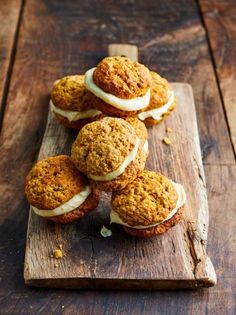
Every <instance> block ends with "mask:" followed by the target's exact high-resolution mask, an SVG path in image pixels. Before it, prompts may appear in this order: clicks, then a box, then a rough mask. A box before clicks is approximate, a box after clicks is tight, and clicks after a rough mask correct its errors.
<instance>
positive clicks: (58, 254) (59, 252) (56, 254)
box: [53, 248, 63, 259]
mask: <svg viewBox="0 0 236 315" xmlns="http://www.w3.org/2000/svg"><path fill="white" fill-rule="evenodd" d="M53 257H54V258H56V259H60V258H62V257H63V253H62V250H61V249H60V248H58V249H56V250H54V252H53Z"/></svg>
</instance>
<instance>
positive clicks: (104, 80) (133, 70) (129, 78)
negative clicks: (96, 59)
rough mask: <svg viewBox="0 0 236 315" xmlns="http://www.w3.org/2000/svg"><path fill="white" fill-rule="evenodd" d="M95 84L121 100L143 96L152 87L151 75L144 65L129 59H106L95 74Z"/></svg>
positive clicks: (98, 66)
mask: <svg viewBox="0 0 236 315" xmlns="http://www.w3.org/2000/svg"><path fill="white" fill-rule="evenodd" d="M93 80H94V83H95V84H96V85H97V86H98V87H100V88H101V89H102V90H103V91H105V92H107V93H110V94H113V95H115V96H117V97H119V98H123V99H132V98H136V97H139V96H143V95H145V94H146V93H147V91H148V89H149V88H150V86H151V75H150V72H149V70H148V68H146V67H145V66H144V65H142V64H140V63H139V62H134V61H132V60H130V59H129V58H127V57H120V56H116V57H106V58H104V59H103V60H102V61H101V62H100V63H99V64H98V65H97V68H96V69H95V71H94V74H93Z"/></svg>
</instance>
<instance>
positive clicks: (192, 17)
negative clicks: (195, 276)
mask: <svg viewBox="0 0 236 315" xmlns="http://www.w3.org/2000/svg"><path fill="white" fill-rule="evenodd" d="M170 17H171V23H170ZM68 34H69V35H68ZM111 42H124V43H132V44H137V45H138V46H139V47H142V49H141V54H140V59H141V61H142V62H145V63H146V64H147V65H148V66H152V68H153V69H154V70H155V69H156V70H158V71H159V72H160V73H161V74H163V75H165V76H166V77H167V78H168V79H170V80H172V81H185V82H189V83H190V84H191V85H192V86H193V90H194V94H195V95H194V96H195V101H196V107H197V108H196V109H197V117H198V125H199V130H200V139H201V146H202V151H203V153H204V157H205V163H207V164H209V163H210V164H234V163H235V162H234V156H233V153H232V150H231V148H230V145H229V143H230V141H229V137H228V133H227V128H226V124H225V120H224V115H223V114H222V109H221V103H220V100H219V94H218V91H217V86H216V83H215V78H214V73H213V66H212V64H211V58H210V56H209V51H208V46H207V43H206V38H205V34H204V29H203V28H202V27H201V21H200V18H199V14H198V8H197V6H196V3H195V1H193V0H190V1H188V5H186V1H184V0H178V1H173V0H166V1H165V2H163V1H159V0H157V1H152V0H146V1H135V10H134V3H133V2H132V1H130V2H128V1H124V0H122V1H111V2H107V1H97V2H93V4H91V2H90V1H82V2H81V1H80V3H78V2H75V1H63V2H58V1H52V0H50V1H40V2H38V1H35V0H27V1H26V5H25V10H24V16H23V20H22V25H21V28H20V36H19V42H18V46H17V53H16V60H15V64H14V69H13V76H12V80H11V85H10V91H9V96H8V102H7V108H8V110H7V112H8V113H6V114H7V118H6V119H5V122H4V127H3V134H2V138H1V147H0V153H1V161H0V173H1V177H0V190H1V203H0V208H1V209H0V210H1V211H0V224H1V229H0V237H1V246H0V256H1V267H0V277H1V279H2V280H1V286H0V296H1V312H2V313H3V314H9V313H11V314H17V315H19V314H24V315H25V314H32V313H33V312H34V313H59V314H60V313H61V312H62V306H64V308H65V312H68V313H73V312H74V313H78V310H79V313H80V314H86V315H87V314H94V313H96V314H104V313H111V314H115V313H130V314H135V315H136V314H143V313H144V312H146V313H151V314H157V313H161V314H163V315H167V314H168V315H170V314H175V315H182V314H207V313H208V314H212V313H213V314H214V315H215V314H217V315H218V314H220V315H221V314H222V313H224V314H227V315H232V307H233V305H235V302H234V299H235V294H234V292H233V291H232V289H235V288H234V287H233V285H232V283H234V282H231V278H232V273H231V270H230V269H227V268H223V269H222V264H221V261H218V262H217V265H216V267H217V273H218V274H219V284H218V285H217V286H216V287H215V288H212V289H211V290H210V291H208V290H207V291H198V292H186V291H182V292H179V293H175V292H162V293H158V292H155V293H154V292H153V293H145V292H140V293H139V292H135V291H133V292H129V293H127V292H125V291H124V292H107V291H106V292H102V291H95V292H87V291H86V292H79V293H78V292H76V291H74V292H73V291H70V292H66V291H60V292H59V291H52V290H47V291H45V290H37V291H36V290H33V289H26V288H25V286H24V281H23V278H22V270H23V259H24V247H25V235H26V225H27V217H28V211H25V209H26V207H27V203H26V201H25V199H24V197H23V182H24V178H25V175H26V173H27V172H28V170H29V168H30V167H31V165H32V163H33V161H34V160H35V159H36V156H37V154H38V150H39V147H40V143H41V138H42V135H43V132H44V127H45V121H46V116H47V108H48V93H49V90H50V88H51V85H52V82H53V81H54V80H55V79H57V78H58V77H59V76H61V75H64V74H69V73H75V72H77V71H80V72H82V71H84V70H85V69H87V68H89V67H93V66H94V65H95V63H96V62H97V61H98V60H99V59H101V58H102V57H103V56H104V55H105V54H106V47H107V45H108V44H109V43H111ZM26 78H27V79H26ZM15 126H16V127H15ZM13 127H14V128H13ZM12 128H13V129H12ZM226 169H228V167H226ZM217 170H218V168H217V167H213V168H211V167H209V166H207V168H206V171H207V173H206V175H207V178H208V182H207V183H209V182H210V183H212V185H216V184H217V183H214V181H213V179H214V180H221V181H222V184H223V185H224V189H225V191H226V192H227V191H229V192H231V194H232V195H228V196H229V198H228V200H229V202H230V201H232V203H235V201H234V199H233V191H232V187H233V184H234V181H235V177H232V176H229V173H230V172H226V173H225V174H223V175H224V178H222V177H221V176H219V177H215V176H213V172H215V171H217ZM233 170H234V169H233V167H232V171H233ZM234 171H235V170H234ZM16 174H17V175H16ZM226 175H227V176H226ZM213 197H214V198H213ZM223 198H224V196H223V195H218V194H217V193H216V194H214V192H212V194H211V193H210V210H211V213H215V215H216V217H215V219H214V220H211V224H210V228H211V227H212V229H213V230H214V238H213V237H211V235H212V233H211V232H210V234H209V246H208V248H209V251H210V253H212V254H213V256H214V251H215V248H218V249H220V248H223V247H224V246H226V247H225V248H226V251H225V253H224V254H225V261H227V259H230V253H231V252H232V248H233V247H234V239H233V238H232V237H231V238H229V229H228V227H231V226H232V217H230V218H229V217H228V216H227V217H226V218H225V221H224V222H225V224H223V225H222V224H221V222H219V220H220V218H221V216H219V215H220V213H225V212H227V211H228V205H227V204H226V203H225V202H224V199H223ZM219 205H220V207H219ZM215 209H217V211H216V210H215ZM219 211H220V213H219ZM210 231H212V230H210ZM222 235H223V237H222ZM213 258H214V257H213ZM214 262H215V261H214ZM221 278H222V279H227V281H228V282H227V286H226V287H225V288H224V282H223V281H221ZM218 288H220V290H219V291H218ZM222 289H223V294H222V296H221V298H220V299H219V296H220V292H222V291H221V290H222ZM216 299H217V301H216ZM208 301H209V302H208ZM219 301H220V302H221V304H220V303H218V302H219ZM216 302H217V304H216ZM229 304H230V306H229ZM215 305H218V306H219V307H218V309H217V308H216V307H215ZM224 306H226V307H224ZM222 307H224V309H222ZM212 310H214V312H213V311H212Z"/></svg>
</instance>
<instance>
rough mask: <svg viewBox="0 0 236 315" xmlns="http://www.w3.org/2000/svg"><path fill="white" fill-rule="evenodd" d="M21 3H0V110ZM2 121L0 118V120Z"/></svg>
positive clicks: (11, 60)
mask: <svg viewBox="0 0 236 315" xmlns="http://www.w3.org/2000/svg"><path fill="white" fill-rule="evenodd" d="M21 5H22V1H21V0H10V1H7V2H6V1H0V21H1V28H0V110H1V111H2V102H5V99H3V98H5V96H6V93H7V89H8V83H9V82H8V81H9V80H10V77H9V76H10V72H11V66H12V62H13V59H12V57H13V50H14V43H15V39H16V38H15V35H16V32H17V26H18V20H19V16H20V10H21ZM1 119H2V118H1Z"/></svg>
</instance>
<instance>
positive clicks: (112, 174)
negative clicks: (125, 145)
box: [87, 139, 140, 181]
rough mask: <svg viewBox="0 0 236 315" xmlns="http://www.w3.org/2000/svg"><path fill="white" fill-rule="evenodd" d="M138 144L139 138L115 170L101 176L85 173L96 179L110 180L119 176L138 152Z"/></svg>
mask: <svg viewBox="0 0 236 315" xmlns="http://www.w3.org/2000/svg"><path fill="white" fill-rule="evenodd" d="M139 144H140V140H139V139H137V140H136V142H135V146H134V148H133V150H132V151H131V152H130V154H129V155H128V156H127V157H126V158H125V160H124V161H123V163H122V164H121V165H120V166H119V167H118V168H117V169H116V170H115V171H113V172H110V173H108V174H106V175H103V176H96V175H92V174H87V176H88V177H89V178H91V179H93V180H96V181H110V180H113V179H114V178H116V177H118V176H120V175H121V174H122V173H123V172H124V171H125V169H126V167H127V166H128V165H129V164H130V163H131V162H132V161H133V160H134V159H135V157H136V155H137V153H138V148H139Z"/></svg>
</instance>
